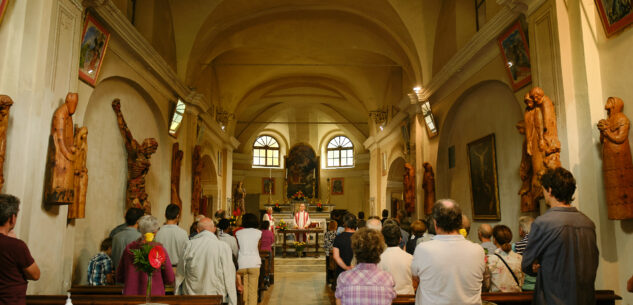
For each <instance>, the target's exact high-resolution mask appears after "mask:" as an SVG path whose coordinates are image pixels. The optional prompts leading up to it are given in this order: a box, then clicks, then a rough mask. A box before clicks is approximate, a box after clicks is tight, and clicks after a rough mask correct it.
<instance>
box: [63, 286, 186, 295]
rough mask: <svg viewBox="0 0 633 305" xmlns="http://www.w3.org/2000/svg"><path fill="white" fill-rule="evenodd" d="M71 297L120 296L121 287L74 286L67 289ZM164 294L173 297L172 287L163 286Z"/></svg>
mask: <svg viewBox="0 0 633 305" xmlns="http://www.w3.org/2000/svg"><path fill="white" fill-rule="evenodd" d="M68 292H70V294H71V295H93V294H98V295H122V294H123V285H105V286H90V285H74V286H72V287H71V288H70V289H68ZM165 294H166V295H173V294H174V287H173V286H171V285H167V286H165Z"/></svg>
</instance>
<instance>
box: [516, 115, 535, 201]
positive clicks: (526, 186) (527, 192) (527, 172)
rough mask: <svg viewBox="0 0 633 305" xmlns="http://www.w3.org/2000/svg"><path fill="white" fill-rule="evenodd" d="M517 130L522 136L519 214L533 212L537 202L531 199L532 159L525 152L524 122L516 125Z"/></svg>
mask: <svg viewBox="0 0 633 305" xmlns="http://www.w3.org/2000/svg"><path fill="white" fill-rule="evenodd" d="M516 128H517V130H518V131H519V133H520V134H521V135H523V147H522V148H521V152H522V155H521V166H520V167H519V176H520V177H521V181H522V184H521V189H520V190H519V196H521V212H533V211H536V208H537V204H536V203H537V202H538V201H537V200H535V199H534V198H533V196H532V195H533V194H532V177H533V172H532V158H531V157H530V155H529V154H528V152H527V141H526V139H525V121H523V120H521V121H520V122H518V123H517V125H516Z"/></svg>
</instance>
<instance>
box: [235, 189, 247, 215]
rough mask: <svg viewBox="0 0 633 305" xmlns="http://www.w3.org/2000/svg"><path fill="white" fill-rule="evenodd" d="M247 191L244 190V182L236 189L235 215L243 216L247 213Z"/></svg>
mask: <svg viewBox="0 0 633 305" xmlns="http://www.w3.org/2000/svg"><path fill="white" fill-rule="evenodd" d="M245 199H246V190H245V189H244V182H242V181H240V182H238V183H237V186H236V187H235V191H234V192H233V215H235V216H241V215H242V214H244V213H246V212H245V209H246V207H245V202H244V200H245Z"/></svg>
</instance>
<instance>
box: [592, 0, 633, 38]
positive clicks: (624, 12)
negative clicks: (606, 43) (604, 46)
mask: <svg viewBox="0 0 633 305" xmlns="http://www.w3.org/2000/svg"><path fill="white" fill-rule="evenodd" d="M595 1H596V6H597V7H598V13H600V20H602V25H603V26H604V31H605V32H606V34H607V37H611V35H613V34H615V33H617V32H618V31H620V30H621V29H623V28H625V27H627V26H628V25H630V24H631V23H633V10H632V8H631V1H630V0H626V1H618V0H616V1H613V0H595Z"/></svg>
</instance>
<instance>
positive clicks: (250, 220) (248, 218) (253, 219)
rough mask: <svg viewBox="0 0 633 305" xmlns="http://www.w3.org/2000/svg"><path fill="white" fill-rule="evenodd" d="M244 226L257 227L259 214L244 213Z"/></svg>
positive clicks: (246, 227) (247, 227) (248, 227)
mask: <svg viewBox="0 0 633 305" xmlns="http://www.w3.org/2000/svg"><path fill="white" fill-rule="evenodd" d="M242 227H244V228H245V229H257V228H258V227H259V221H257V216H255V214H253V213H246V214H244V216H242Z"/></svg>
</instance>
